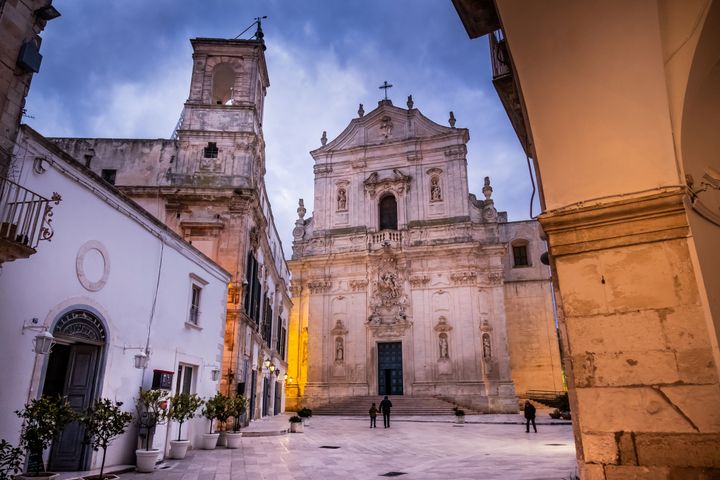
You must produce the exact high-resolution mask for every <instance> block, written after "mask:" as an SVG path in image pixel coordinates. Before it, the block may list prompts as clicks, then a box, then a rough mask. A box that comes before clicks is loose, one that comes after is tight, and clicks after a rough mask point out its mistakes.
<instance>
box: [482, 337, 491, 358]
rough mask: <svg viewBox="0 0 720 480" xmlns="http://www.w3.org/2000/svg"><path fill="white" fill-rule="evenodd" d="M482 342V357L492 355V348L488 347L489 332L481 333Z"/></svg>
mask: <svg viewBox="0 0 720 480" xmlns="http://www.w3.org/2000/svg"><path fill="white" fill-rule="evenodd" d="M482 342H483V358H490V357H492V350H491V349H490V334H489V333H483V336H482Z"/></svg>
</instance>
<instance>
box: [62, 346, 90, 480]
mask: <svg viewBox="0 0 720 480" xmlns="http://www.w3.org/2000/svg"><path fill="white" fill-rule="evenodd" d="M99 352H100V347H97V346H95V345H82V344H77V345H71V347H70V358H69V361H68V370H67V375H66V377H65V387H64V390H63V395H65V396H66V397H67V399H68V401H69V402H70V405H71V406H72V407H73V409H75V411H77V412H81V411H83V410H85V409H86V408H88V407H89V406H90V404H91V403H92V401H93V400H94V398H93V397H94V391H95V382H96V379H97V366H98V358H99ZM84 437H85V429H84V428H83V427H82V426H81V425H80V423H79V422H73V423H71V424H69V425H67V426H66V427H65V429H64V430H63V431H62V433H61V434H60V436H59V438H57V439H56V440H55V441H54V442H53V446H52V452H51V455H50V470H54V471H60V472H62V471H79V470H84V469H85V468H86V466H87V465H86V463H87V461H86V460H87V456H89V455H90V453H91V452H92V450H91V449H90V448H88V447H87V445H86V444H85V443H84V442H83V440H84Z"/></svg>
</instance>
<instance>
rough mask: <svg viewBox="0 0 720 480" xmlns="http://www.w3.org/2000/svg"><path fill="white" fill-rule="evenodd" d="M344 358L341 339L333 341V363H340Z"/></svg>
mask: <svg viewBox="0 0 720 480" xmlns="http://www.w3.org/2000/svg"><path fill="white" fill-rule="evenodd" d="M344 358H345V348H344V347H343V340H342V338H340V337H338V338H336V339H335V361H336V362H342V361H343V360H344Z"/></svg>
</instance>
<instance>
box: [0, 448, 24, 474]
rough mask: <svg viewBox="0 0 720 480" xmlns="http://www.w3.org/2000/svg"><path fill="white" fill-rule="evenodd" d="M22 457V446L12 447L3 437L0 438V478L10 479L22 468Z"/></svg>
mask: <svg viewBox="0 0 720 480" xmlns="http://www.w3.org/2000/svg"><path fill="white" fill-rule="evenodd" d="M24 458H25V455H23V451H22V448H19V447H13V446H12V445H11V444H10V443H8V442H6V441H5V439H2V440H0V480H12V479H13V477H14V476H15V474H16V473H18V472H19V471H20V470H22V462H23V459H24Z"/></svg>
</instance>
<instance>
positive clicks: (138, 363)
mask: <svg viewBox="0 0 720 480" xmlns="http://www.w3.org/2000/svg"><path fill="white" fill-rule="evenodd" d="M147 364H148V356H147V353H145V352H139V353H136V354H135V368H138V369H144V368H145V367H147Z"/></svg>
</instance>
